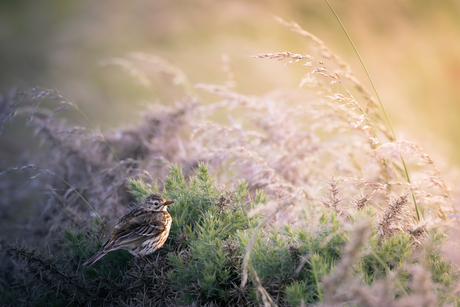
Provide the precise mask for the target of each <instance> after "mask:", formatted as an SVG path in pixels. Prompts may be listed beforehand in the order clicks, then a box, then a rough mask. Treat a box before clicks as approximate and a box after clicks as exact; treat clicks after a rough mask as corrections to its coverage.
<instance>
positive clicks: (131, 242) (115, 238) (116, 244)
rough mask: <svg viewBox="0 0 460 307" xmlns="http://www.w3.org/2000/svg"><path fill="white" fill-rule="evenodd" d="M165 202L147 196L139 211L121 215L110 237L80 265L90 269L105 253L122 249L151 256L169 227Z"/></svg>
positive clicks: (168, 202) (166, 202)
mask: <svg viewBox="0 0 460 307" xmlns="http://www.w3.org/2000/svg"><path fill="white" fill-rule="evenodd" d="M172 203H173V201H166V200H165V199H164V198H163V196H161V195H159V194H151V195H149V196H147V197H146V198H145V199H144V200H143V201H142V204H141V206H139V208H136V209H134V210H132V211H131V212H129V213H128V214H126V215H124V216H122V217H121V218H120V219H119V221H118V223H117V224H116V225H115V227H114V229H113V231H112V234H111V236H110V238H109V239H108V240H107V242H105V243H104V245H102V247H101V249H100V250H99V251H98V252H97V253H96V254H95V255H94V256H93V257H91V258H90V259H88V261H86V262H85V263H83V265H84V266H90V265H92V264H93V263H95V262H96V261H98V260H99V259H101V258H102V257H104V256H105V255H106V254H107V253H108V252H111V251H114V250H117V249H125V250H127V251H129V252H130V253H131V254H133V255H135V256H137V257H143V256H145V255H148V254H151V253H153V252H154V251H156V250H157V249H159V248H160V247H162V246H163V244H164V243H165V241H166V239H167V238H168V235H169V230H170V228H171V222H172V219H171V216H170V215H169V213H168V211H167V206H168V205H170V204H172Z"/></svg>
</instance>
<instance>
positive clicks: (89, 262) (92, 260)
mask: <svg viewBox="0 0 460 307" xmlns="http://www.w3.org/2000/svg"><path fill="white" fill-rule="evenodd" d="M105 254H107V252H106V251H103V250H100V251H98V252H97V253H96V254H95V255H94V256H93V257H91V258H89V259H88V260H87V261H86V262H85V263H83V266H90V265H92V264H93V263H95V262H96V261H98V260H99V259H101V258H102V257H104V256H105Z"/></svg>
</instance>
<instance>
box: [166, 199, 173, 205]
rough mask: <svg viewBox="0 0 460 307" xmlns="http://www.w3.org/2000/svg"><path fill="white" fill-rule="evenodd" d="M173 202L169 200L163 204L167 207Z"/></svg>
mask: <svg viewBox="0 0 460 307" xmlns="http://www.w3.org/2000/svg"><path fill="white" fill-rule="evenodd" d="M173 202H174V200H169V201H167V202H165V206H169V205H170V204H172V203H173Z"/></svg>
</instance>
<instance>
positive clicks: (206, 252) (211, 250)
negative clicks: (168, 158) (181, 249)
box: [165, 163, 264, 303]
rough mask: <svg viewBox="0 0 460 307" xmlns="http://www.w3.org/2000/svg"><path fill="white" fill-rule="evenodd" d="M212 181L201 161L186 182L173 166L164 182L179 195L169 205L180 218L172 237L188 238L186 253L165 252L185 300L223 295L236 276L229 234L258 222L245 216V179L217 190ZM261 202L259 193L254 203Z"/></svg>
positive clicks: (173, 194) (218, 298) (261, 195)
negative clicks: (233, 186)
mask: <svg viewBox="0 0 460 307" xmlns="http://www.w3.org/2000/svg"><path fill="white" fill-rule="evenodd" d="M214 182H215V177H214V176H211V175H210V174H209V171H208V168H207V166H206V165H205V164H204V163H200V164H199V166H198V169H197V170H196V175H195V176H193V177H191V178H190V181H189V183H188V184H187V183H186V182H185V180H184V178H183V176H182V173H181V172H180V170H179V169H178V168H177V167H172V169H171V175H170V176H168V178H167V180H166V185H165V186H166V190H167V191H168V193H169V195H170V197H171V198H173V199H178V205H177V206H173V207H172V208H171V215H173V216H174V217H176V216H178V217H179V218H176V219H175V221H176V222H177V224H176V226H175V227H174V229H173V228H172V229H171V234H172V236H173V238H174V236H177V235H178V234H183V235H184V236H185V237H186V238H188V240H187V242H186V245H187V247H188V253H187V256H186V257H183V255H179V254H170V255H169V259H170V261H171V265H172V267H173V268H174V269H173V270H172V271H171V272H169V274H168V276H169V277H170V278H171V280H172V281H173V282H174V287H175V289H177V290H181V292H182V300H183V302H184V303H190V302H192V301H194V300H197V299H206V300H221V301H225V300H226V299H227V291H226V289H227V288H228V287H229V286H230V284H231V283H232V282H236V280H237V279H238V273H237V272H236V271H235V270H234V267H232V263H233V265H235V263H234V262H235V259H233V257H234V254H235V250H234V249H233V248H232V237H233V236H234V234H235V233H236V232H237V231H238V230H243V229H249V228H251V227H254V226H255V222H256V221H257V219H249V218H248V216H247V209H248V205H249V204H247V203H245V202H244V201H243V199H244V198H245V196H246V195H247V194H248V189H247V187H248V184H247V183H246V182H245V181H239V182H238V186H237V187H236V189H235V190H233V191H227V190H224V189H219V188H217V187H216V185H215V184H214ZM262 200H264V196H263V194H262V193H257V196H256V201H262ZM252 206H254V203H252ZM173 230H174V232H173ZM184 258H185V259H184Z"/></svg>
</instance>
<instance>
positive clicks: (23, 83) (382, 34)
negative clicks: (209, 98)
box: [0, 0, 460, 165]
mask: <svg viewBox="0 0 460 307" xmlns="http://www.w3.org/2000/svg"><path fill="white" fill-rule="evenodd" d="M330 2H331V4H332V5H333V6H334V8H335V10H336V11H337V13H338V14H339V16H340V18H341V19H342V22H343V23H344V25H345V26H346V28H347V30H348V32H349V33H350V35H351V37H352V38H353V40H354V42H355V44H356V46H357V48H358V50H359V52H360V54H361V56H362V58H363V60H364V62H365V63H366V65H367V67H368V70H369V72H370V74H371V76H372V77H373V79H374V82H375V85H376V87H377V89H378V90H379V93H380V96H381V98H382V100H383V102H384V104H385V105H386V107H387V110H388V112H389V115H390V119H391V120H392V122H393V124H394V126H395V130H396V134H397V136H398V138H400V139H407V140H413V141H415V142H417V143H419V144H421V145H422V147H423V149H424V150H425V151H426V152H427V153H428V154H430V155H434V156H435V161H436V162H437V163H438V164H442V163H443V162H444V163H445V164H446V165H451V164H456V165H459V164H460V145H459V144H460V129H459V128H460V120H459V119H460V101H459V98H458V97H459V94H458V85H459V83H460V2H459V1H458V0H444V1H434V0H431V1H430V0H385V1H383V0H380V1H379V0H367V1H362V0H340V1H337V0H330ZM274 16H279V17H281V18H283V19H285V20H287V21H295V22H297V23H298V24H300V26H302V27H303V28H304V29H305V30H307V31H309V32H311V33H313V34H314V35H316V36H317V37H319V38H320V39H322V40H323V41H324V42H325V43H326V45H328V46H329V47H330V48H331V49H332V50H333V51H334V52H335V53H337V54H338V55H339V56H341V57H342V58H343V59H344V60H345V61H346V62H348V63H349V64H350V65H351V66H352V68H353V70H354V71H355V73H356V74H357V76H358V78H359V79H360V80H361V81H362V82H364V83H365V84H366V85H368V87H369V88H370V84H369V82H368V80H367V77H366V76H365V73H364V70H363V68H362V67H361V65H360V63H359V60H358V58H357V57H356V55H355V54H354V52H353V49H352V47H351V45H350V43H349V41H348V40H347V38H346V36H345V34H344V33H343V31H342V29H341V28H340V26H339V24H338V22H337V20H336V19H335V17H334V15H333V13H332V12H331V11H330V9H329V7H328V6H327V4H326V3H325V2H324V1H323V0H302V1H300V0H291V1H277V0H252V1H249V0H221V1H211V0H194V1H180V0H150V1H147V0H131V1H124V0H111V1H90V0H81V1H59V0H41V1H40V3H37V2H36V1H31V0H2V1H0V44H1V47H0V93H1V94H2V95H3V96H5V95H6V94H7V93H8V92H9V91H11V90H12V89H16V90H25V89H28V88H29V87H32V86H41V87H44V88H55V89H57V90H59V91H60V92H61V93H63V94H65V95H66V96H67V97H69V98H70V99H72V100H73V101H74V102H76V103H78V104H79V106H80V107H81V108H82V109H83V110H84V111H85V113H87V114H89V116H90V117H91V119H92V120H93V122H95V123H96V124H97V125H98V126H100V127H102V128H103V129H108V128H110V127H117V126H120V125H125V124H129V123H133V122H135V121H136V119H137V118H138V117H139V111H142V110H143V109H145V107H146V105H147V104H148V103H149V102H151V101H158V100H161V101H162V103H164V104H168V103H173V102H174V99H176V97H165V96H164V95H163V96H162V95H161V94H160V93H161V87H162V86H164V84H162V83H161V80H157V81H158V82H157V83H155V84H154V85H153V89H154V90H153V91H152V90H146V89H145V87H143V86H141V85H140V84H139V83H138V82H136V80H134V79H133V78H132V77H130V76H129V75H128V74H126V73H123V72H122V71H121V70H120V68H119V67H113V66H103V65H100V64H101V61H102V60H104V59H107V58H112V57H122V56H126V55H127V54H129V53H130V52H133V51H139V52H143V53H148V54H155V55H158V56H161V57H163V58H164V59H166V60H168V61H170V62H171V63H173V64H174V65H176V66H177V67H179V68H181V69H182V70H183V71H184V72H185V73H186V74H187V76H188V77H189V79H190V80H191V82H192V83H198V82H200V83H213V84H223V83H224V82H225V80H226V78H227V75H226V73H225V71H224V70H225V69H224V65H223V62H222V55H223V54H226V55H227V56H228V59H229V62H230V65H231V67H232V69H233V72H234V73H235V81H236V87H235V90H236V91H239V92H241V93H243V94H248V95H261V94H264V93H266V92H268V91H270V90H272V89H274V88H279V87H282V88H288V89H289V88H293V89H294V88H298V85H299V83H300V79H301V78H302V76H303V75H304V74H305V73H307V72H308V67H303V66H302V65H288V66H285V67H283V64H282V63H280V62H277V61H269V60H262V59H252V58H251V55H253V54H257V53H268V52H282V51H290V52H295V53H301V54H308V53H311V52H310V50H309V48H308V47H309V45H310V43H311V42H310V41H308V40H306V39H304V38H302V37H300V36H299V35H296V34H295V33H292V32H291V31H290V30H289V29H287V28H285V27H283V26H281V25H279V24H278V23H277V22H276V21H275V19H274ZM15 122H16V124H15V123H13V124H10V126H9V127H8V128H7V129H6V130H5V131H4V132H3V134H2V135H1V136H0V142H1V144H2V145H1V146H0V147H3V149H5V148H8V150H6V151H5V150H1V152H2V153H1V158H2V159H3V162H4V164H3V163H2V164H3V165H8V161H9V160H11V162H13V161H14V160H15V158H16V157H17V156H18V155H21V154H23V153H24V150H25V148H26V147H27V146H28V145H29V144H30V132H27V131H26V132H23V131H20V130H18V129H16V128H15V127H16V126H17V125H19V124H21V126H22V127H23V126H24V125H23V123H20V122H19V123H18V121H17V120H15ZM13 158H14V159H13ZM15 163H17V162H15Z"/></svg>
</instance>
